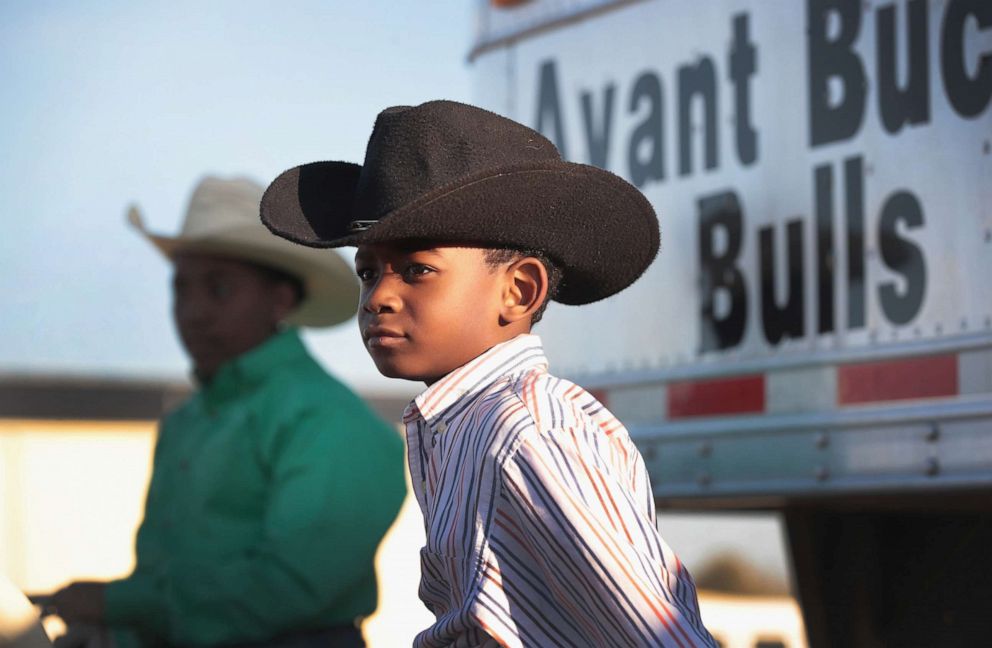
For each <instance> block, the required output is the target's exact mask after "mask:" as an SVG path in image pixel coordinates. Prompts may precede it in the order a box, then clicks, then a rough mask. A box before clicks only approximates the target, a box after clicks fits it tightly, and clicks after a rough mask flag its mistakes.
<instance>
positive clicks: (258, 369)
mask: <svg viewBox="0 0 992 648" xmlns="http://www.w3.org/2000/svg"><path fill="white" fill-rule="evenodd" d="M304 355H306V348H305V347H304V346H303V340H301V339H300V334H299V331H298V330H297V329H296V328H295V327H287V328H286V329H284V330H282V331H279V332H277V333H275V334H274V335H272V336H271V337H269V338H268V339H267V340H265V341H264V342H262V343H261V344H259V345H258V346H257V347H255V348H253V349H250V350H248V351H246V352H244V353H242V354H241V355H239V356H238V357H237V358H235V359H234V360H231V361H230V362H228V363H226V364H224V365H223V366H222V367H220V369H218V370H217V373H216V374H215V375H214V378H213V380H211V381H210V382H209V383H208V384H207V385H205V386H204V387H203V393H204V395H205V396H206V397H207V398H208V399H210V400H217V399H224V398H226V397H228V396H230V395H232V394H235V393H238V392H239V391H240V388H241V387H242V386H243V385H246V384H252V383H257V382H260V381H261V380H262V379H264V378H265V377H266V376H267V375H268V374H269V373H270V372H271V371H272V370H273V369H274V368H276V367H278V366H279V365H282V364H285V363H286V362H289V361H290V360H293V359H295V358H298V357H301V356H304Z"/></svg>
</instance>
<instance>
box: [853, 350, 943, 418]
mask: <svg viewBox="0 0 992 648" xmlns="http://www.w3.org/2000/svg"><path fill="white" fill-rule="evenodd" d="M957 393H958V357H957V355H956V354H953V353H952V354H949V355H939V356H925V357H920V358H906V359H903V360H888V361H885V362H865V363H861V364H852V365H842V366H840V367H838V368H837V402H838V403H839V404H840V405H851V404H854V403H873V402H876V401H887V400H901V399H904V398H933V397H935V396H954V395H956V394H957Z"/></svg>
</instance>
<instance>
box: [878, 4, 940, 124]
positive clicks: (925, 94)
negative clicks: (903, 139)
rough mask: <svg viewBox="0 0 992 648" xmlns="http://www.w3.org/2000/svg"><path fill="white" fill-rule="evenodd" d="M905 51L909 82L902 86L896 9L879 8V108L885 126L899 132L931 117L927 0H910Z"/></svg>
mask: <svg viewBox="0 0 992 648" xmlns="http://www.w3.org/2000/svg"><path fill="white" fill-rule="evenodd" d="M907 11H908V13H909V16H908V21H907V22H908V24H909V25H908V29H907V30H906V40H905V51H906V61H907V65H906V69H907V81H906V83H905V85H904V86H903V87H901V88H900V87H899V82H898V81H897V79H896V76H897V74H896V69H897V67H898V66H897V65H896V60H897V58H898V57H897V55H896V50H897V47H896V34H895V32H896V8H895V6H893V5H889V6H887V7H882V8H881V9H879V10H878V15H877V18H876V20H877V22H876V40H877V42H878V110H879V113H880V114H881V117H882V125H883V126H885V130H887V131H888V132H890V133H896V132H898V131H899V129H901V128H902V127H903V125H904V124H920V123H926V122H927V121H929V120H930V74H929V69H930V68H929V65H930V55H929V43H928V40H927V22H928V21H927V0H910V2H909V5H908V6H907Z"/></svg>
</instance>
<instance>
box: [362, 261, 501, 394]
mask: <svg viewBox="0 0 992 648" xmlns="http://www.w3.org/2000/svg"><path fill="white" fill-rule="evenodd" d="M355 269H356V271H357V273H358V278H359V280H360V281H361V284H362V292H361V298H360V300H359V310H358V325H359V328H360V330H361V333H362V340H363V342H364V343H365V348H366V349H367V350H368V352H369V354H370V355H371V356H372V360H373V361H374V362H375V366H376V367H377V368H378V369H379V371H380V373H382V374H383V375H384V376H389V377H390V378H405V379H408V380H421V381H424V382H426V383H427V384H430V383H432V382H434V381H436V380H438V379H439V378H442V377H443V376H445V375H446V374H448V373H450V372H451V371H452V370H454V369H457V368H458V367H460V366H462V365H463V364H465V363H466V362H468V361H469V360H471V359H472V358H475V357H476V356H478V355H480V354H482V353H483V352H485V351H486V350H488V349H489V348H491V347H492V346H494V345H496V344H498V343H500V342H503V341H505V340H507V339H509V338H510V337H512V336H513V335H515V334H516V331H515V330H513V329H514V328H515V327H512V326H511V327H507V326H505V325H501V324H505V323H501V318H500V312H501V302H502V300H503V296H504V289H505V285H504V284H505V276H504V275H503V274H502V273H499V272H494V271H493V270H492V269H491V268H490V267H489V266H488V265H486V262H485V259H484V250H482V249H479V248H466V247H453V246H441V247H432V248H424V247H418V246H404V245H401V244H378V245H362V246H360V247H359V248H358V254H356V255H355Z"/></svg>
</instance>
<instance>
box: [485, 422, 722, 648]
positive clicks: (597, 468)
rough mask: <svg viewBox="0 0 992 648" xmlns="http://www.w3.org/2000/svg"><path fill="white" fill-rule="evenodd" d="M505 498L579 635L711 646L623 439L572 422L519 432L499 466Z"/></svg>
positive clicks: (616, 641) (637, 462)
mask: <svg viewBox="0 0 992 648" xmlns="http://www.w3.org/2000/svg"><path fill="white" fill-rule="evenodd" d="M503 497H504V498H505V501H506V502H507V506H508V508H509V515H510V517H511V519H512V520H513V524H514V526H516V527H518V528H519V532H518V535H517V539H518V540H519V542H520V543H521V544H522V546H523V551H524V552H526V553H527V554H528V555H529V557H530V559H531V560H532V562H533V564H534V565H535V566H536V568H537V570H538V574H539V576H540V578H541V580H542V582H543V583H545V584H546V588H543V589H545V590H546V591H548V592H551V593H552V595H553V596H554V598H555V602H554V604H555V607H556V609H557V610H559V611H562V612H564V614H566V616H569V617H571V622H572V623H574V624H575V625H574V626H573V627H575V628H582V629H583V630H584V632H585V633H586V636H587V637H590V638H596V637H599V640H601V641H604V642H605V643H604V644H603V645H665V646H668V645H671V646H713V645H715V644H714V643H713V640H712V638H711V637H710V635H709V633H708V632H707V631H706V630H705V628H704V627H703V625H702V622H701V620H700V617H699V610H698V603H697V600H696V591H695V586H694V584H693V582H692V578H691V576H690V575H689V573H688V571H687V570H686V569H685V568H684V567H683V566H682V564H681V563H680V562H679V560H678V558H677V557H676V556H675V554H674V553H673V552H672V551H671V549H669V548H668V546H667V545H666V544H665V543H664V541H663V540H662V539H661V537H660V535H659V534H658V531H657V529H656V528H655V525H654V510H653V504H652V503H651V499H650V484H649V482H648V479H647V476H646V473H645V471H644V464H643V461H642V459H641V457H640V455H639V454H638V453H637V451H636V449H635V448H634V447H633V445H632V444H630V443H629V439H626V437H624V439H623V440H620V439H613V438H610V437H609V436H608V435H603V434H601V433H596V434H588V433H586V432H585V431H583V430H575V429H564V430H562V429H558V430H551V431H547V432H544V433H540V434H538V433H536V432H535V433H534V434H532V435H527V436H525V438H524V439H523V441H522V442H521V444H520V446H519V448H518V450H517V452H516V453H515V454H514V455H513V457H512V458H511V459H510V460H509V461H508V462H507V463H506V464H505V465H504V469H503ZM593 643H597V641H593Z"/></svg>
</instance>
